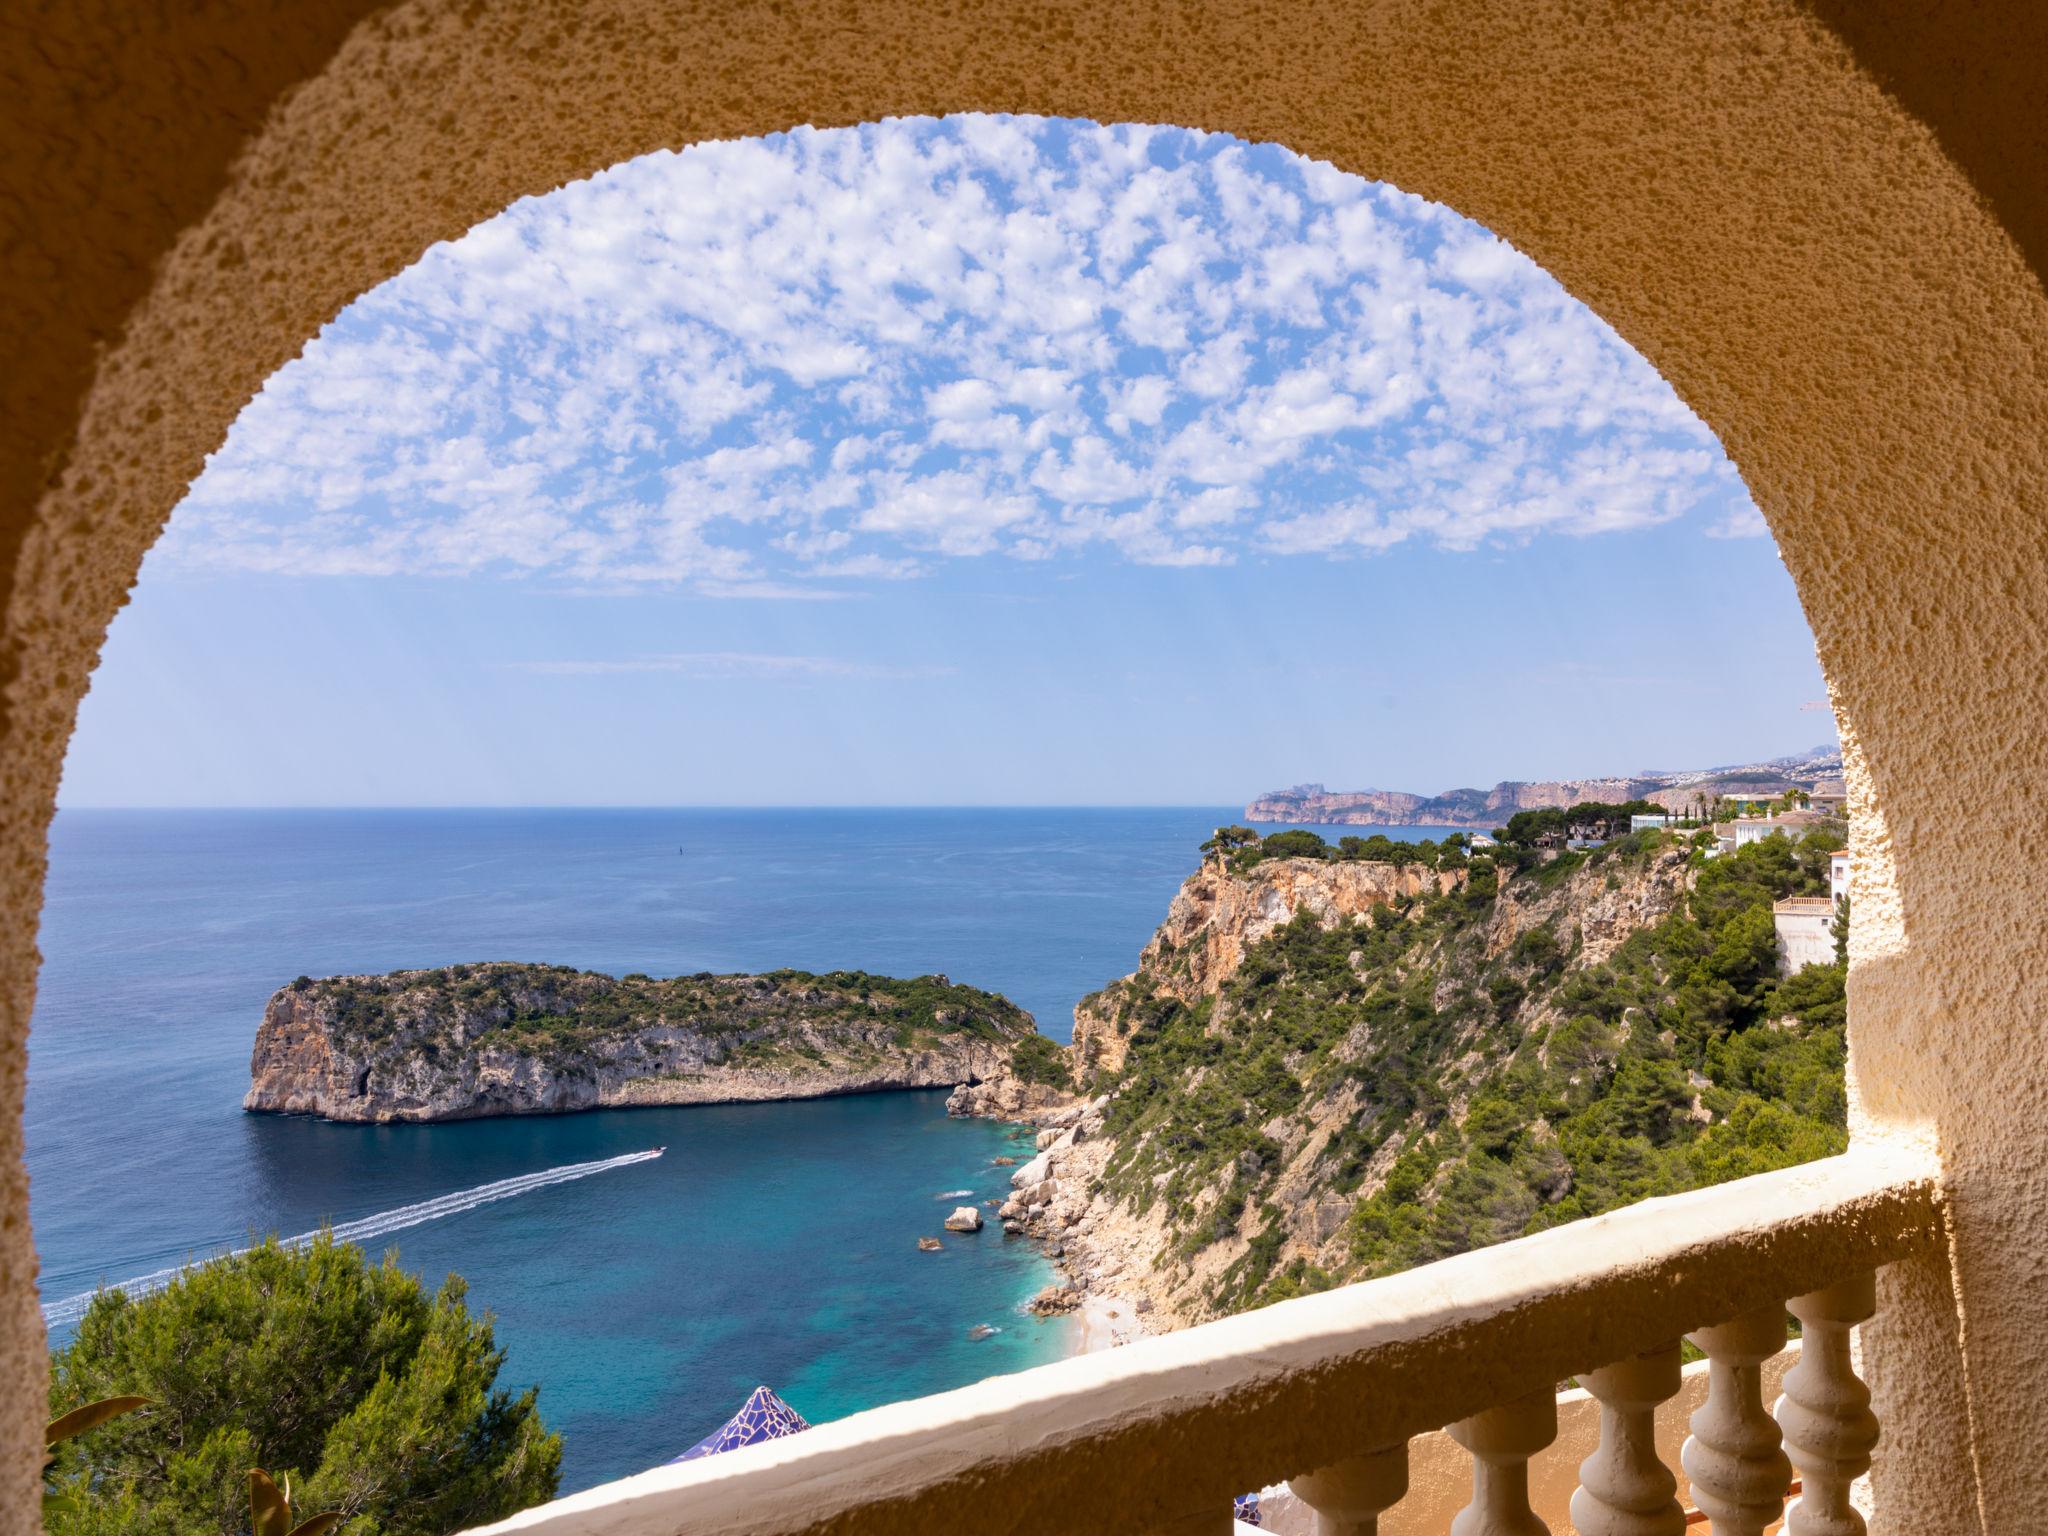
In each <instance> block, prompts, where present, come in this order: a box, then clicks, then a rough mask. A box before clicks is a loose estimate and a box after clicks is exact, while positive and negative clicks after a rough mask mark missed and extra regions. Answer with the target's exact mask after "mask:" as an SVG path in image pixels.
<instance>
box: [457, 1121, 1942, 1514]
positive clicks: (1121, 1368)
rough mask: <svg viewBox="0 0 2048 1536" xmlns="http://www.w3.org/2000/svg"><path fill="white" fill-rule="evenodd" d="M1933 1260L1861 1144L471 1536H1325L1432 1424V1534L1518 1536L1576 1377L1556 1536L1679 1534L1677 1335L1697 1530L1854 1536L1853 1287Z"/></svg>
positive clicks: (659, 1478)
mask: <svg viewBox="0 0 2048 1536" xmlns="http://www.w3.org/2000/svg"><path fill="white" fill-rule="evenodd" d="M1941 1240H1942V1221H1941V1212H1940V1190H1939V1185H1938V1180H1937V1177H1936V1175H1935V1173H1934V1172H1933V1170H1932V1169H1931V1167H1929V1166H1928V1165H1927V1164H1925V1163H1922V1162H1920V1161H1917V1160H1915V1159H1913V1158H1911V1157H1910V1156H1907V1155H1905V1154H1902V1153H1896V1152H1890V1151H1883V1152H1880V1151H1878V1150H1875V1149H1858V1150H1856V1151H1852V1152H1850V1153H1848V1154H1845V1155H1844V1156H1841V1157H1835V1158H1829V1159H1827V1160H1825V1161H1823V1162H1818V1163H1810V1164H1807V1165H1806V1166H1804V1167H1800V1168H1790V1169H1785V1170H1783V1171H1780V1172H1776V1173H1768V1174H1761V1175H1758V1176H1757V1177H1754V1178H1749V1179H1742V1180H1739V1181H1737V1182H1734V1183H1731V1184H1723V1185H1720V1186H1718V1187H1716V1188H1713V1189H1703V1190H1696V1191H1693V1192H1691V1193H1688V1194H1683V1195H1672V1196H1668V1197H1665V1198H1663V1199H1658V1200H1649V1201H1645V1202H1643V1203H1642V1204H1640V1205H1635V1206H1631V1207H1629V1208H1627V1209H1625V1210H1620V1211H1615V1212H1612V1213H1610V1214H1608V1215H1605V1216H1599V1217H1595V1218H1592V1219H1590V1220H1587V1221H1581V1222H1578V1223H1575V1224H1573V1225H1571V1226H1568V1227H1560V1228H1557V1229H1555V1230H1553V1231H1549V1232H1544V1233H1540V1234H1538V1235H1537V1236H1534V1237H1527V1238H1522V1239H1519V1240H1517V1241H1515V1242H1511V1243H1504V1244H1502V1245H1500V1246H1498V1247H1495V1248H1489V1249H1484V1250H1481V1251H1479V1252H1475V1253H1467V1254H1462V1255H1460V1256H1458V1257H1456V1258H1453V1259H1446V1260H1444V1261H1442V1262H1441V1263H1437V1264H1431V1265H1428V1266H1425V1267H1424V1268H1421V1269H1416V1270H1411V1271H1409V1272H1407V1273H1405V1274H1400V1275H1395V1276H1391V1277H1390V1278H1388V1279H1384V1280H1376V1281H1372V1282H1369V1283H1366V1284H1361V1285H1353V1286H1347V1287H1345V1288H1343V1289H1341V1290H1335V1291H1329V1292H1326V1293H1324V1294H1322V1295H1318V1296H1307V1297H1302V1298H1300V1299H1298V1300H1294V1301H1288V1302H1282V1303H1280V1304H1279V1305H1277V1306H1272V1307H1267V1308H1265V1309H1263V1310H1261V1311H1257V1312H1250V1313H1246V1314H1244V1315H1242V1316H1239V1317H1232V1318H1227V1319H1224V1320H1223V1321H1221V1322H1215V1323H1209V1324H1205V1325H1203V1326H1201V1327H1198V1328H1189V1329H1186V1330H1184V1331H1182V1332H1180V1333H1173V1334H1166V1335H1163V1336H1161V1337H1157V1338H1150V1339H1143V1340H1140V1341H1138V1342H1135V1343H1133V1344H1131V1345H1129V1346H1127V1347H1125V1348H1122V1349H1116V1350H1111V1351H1108V1352H1106V1353H1102V1354H1094V1355H1086V1356H1081V1357H1079V1358H1076V1359H1071V1360H1065V1361H1062V1362H1060V1363H1058V1364H1056V1365H1048V1366H1041V1367H1039V1368H1038V1369H1036V1370H1030V1371H1022V1372H1019V1373H1017V1374H1016V1375H1013V1376H998V1377H991V1378H990V1379H988V1380H986V1381H982V1382H978V1383H976V1384H975V1385H974V1386H971V1387H963V1388H961V1389H960V1390H959V1391H955V1392H945V1393H940V1394H938V1395H936V1396H933V1397H926V1398H918V1399H915V1400H913V1401H910V1402H903V1403H892V1404H890V1405H889V1406H888V1407H885V1408H876V1409H873V1410H871V1411H869V1412H867V1413H860V1414H855V1415H853V1416H852V1417H851V1418H846V1419H841V1420H839V1421H837V1422H835V1423H831V1424H824V1425H820V1426H818V1427H816V1428H813V1429H810V1430H807V1431H805V1432H804V1433H802V1434H799V1435H792V1436H790V1437H788V1438H787V1439H783V1440H776V1441H770V1442H766V1443H763V1444H760V1445H755V1446H751V1447H748V1448H746V1449H744V1450H739V1451H733V1452H729V1453H727V1454H725V1455H723V1456H717V1457H711V1458H707V1459H704V1460H701V1461H696V1462H690V1463H687V1464H684V1465H681V1466H670V1467H661V1468H658V1469H656V1470H654V1471H651V1472H644V1473H641V1474H640V1475H639V1476H636V1477H629V1478H625V1479H622V1480H621V1481H618V1482H615V1483H608V1484H606V1485H604V1486H603V1487H599V1488H593V1489H591V1490H589V1491H588V1492H585V1493H580V1494H577V1495H575V1496H573V1497H571V1498H566V1499H560V1500H557V1501H556V1502H554V1503H552V1504H546V1505H542V1506H540V1507H539V1508H536V1509H531V1510H528V1511H526V1512H525V1513H524V1514H521V1515H518V1516H515V1517H514V1518H512V1519H511V1520H508V1521H505V1522H503V1523H502V1524H500V1525H498V1526H494V1527H491V1528H490V1529H491V1530H492V1531H494V1532H512V1531H519V1532H524V1533H535V1536H599V1533H602V1536H680V1533H697V1532H703V1533H711V1532H717V1533H720V1536H770V1533H774V1536H788V1533H796V1532H813V1531H815V1532H824V1531H830V1532H833V1533H835V1536H853V1533H868V1532H873V1533H875V1536H883V1533H887V1536H908V1533H914V1532H922V1531H934V1532H936V1531H948V1532H954V1531H975V1532H989V1533H1016V1536H1037V1533H1044V1536H1072V1533H1080V1532H1101V1533H1110V1532H1130V1533H1138V1532H1174V1533H1183V1532H1185V1533H1195V1532H1202V1533H1222V1532H1225V1531H1227V1530H1229V1528H1230V1500H1231V1497H1232V1496H1233V1495H1234V1494H1237V1493H1241V1492H1243V1491H1244V1490H1245V1489H1248V1488H1257V1487H1260V1486H1262V1485H1265V1484H1269V1483H1273V1482H1275V1481H1278V1480H1281V1479H1283V1478H1284V1479H1290V1480H1291V1482H1292V1487H1293V1490H1294V1492H1295V1494H1296V1495H1297V1496H1298V1497H1300V1498H1301V1499H1302V1500H1303V1501H1304V1502H1306V1503H1307V1504H1309V1505H1310V1506H1312V1507H1313V1508H1314V1509H1315V1510H1316V1511H1317V1515H1318V1521H1319V1525H1318V1528H1319V1530H1320V1531H1322V1532H1323V1533H1325V1536H1354V1533H1370V1532H1372V1531H1374V1530H1375V1526H1376V1520H1377V1517H1378V1514H1379V1513H1380V1512H1382V1511H1384V1510H1386V1509H1388V1508H1390V1507H1393V1506H1394V1505H1396V1504H1397V1502H1398V1501H1399V1499H1400V1498H1401V1496H1402V1492H1403V1490H1404V1488H1405V1486H1406V1480H1407V1442H1408V1441H1409V1439H1410V1438H1411V1437H1413V1436H1415V1435H1418V1434H1421V1433H1424V1432H1426V1431H1431V1430H1435V1429H1437V1428H1439V1427H1446V1426H1447V1427H1448V1430H1449V1433H1450V1435H1451V1437H1452V1438H1453V1439H1454V1440H1456V1441H1457V1442H1458V1443H1459V1444H1460V1445H1462V1446H1464V1447H1465V1449H1466V1450H1467V1451H1468V1452H1470V1454H1471V1458H1472V1476H1473V1491H1472V1498H1471V1502H1470V1504H1469V1505H1468V1506H1467V1507H1466V1510H1465V1512H1464V1514H1463V1515H1461V1516H1460V1517H1459V1523H1458V1526H1457V1530H1458V1533H1459V1536H1509V1533H1513V1536H1530V1533H1534V1532H1540V1531H1542V1530H1544V1529H1545V1527H1544V1525H1543V1523H1542V1522H1541V1521H1540V1520H1539V1519H1538V1518H1537V1517H1536V1516H1535V1515H1533V1514H1532V1513H1531V1512H1530V1507H1529V1502H1528V1494H1527V1463H1528V1460H1529V1458H1530V1457H1531V1456H1532V1455H1534V1454H1535V1453H1536V1452H1538V1451H1540V1450H1541V1449H1542V1448H1543V1447H1544V1446H1546V1445H1548V1444H1549V1443H1550V1440H1551V1438H1552V1435H1553V1434H1554V1432H1555V1426H1556V1398H1555V1391H1556V1388H1557V1385H1558V1383H1559V1382H1561V1381H1563V1380H1564V1379H1565V1378H1567V1377H1572V1376H1576V1377H1578V1378H1579V1380H1580V1382H1581V1384H1582V1385H1583V1386H1584V1387H1585V1388H1586V1389H1587V1390H1588V1391H1590V1392H1591V1393H1592V1394H1593V1396H1594V1397H1595V1398H1597V1399H1598V1400H1599V1403H1600V1421H1601V1431H1600V1443H1599V1445H1598V1447H1597V1448H1596V1449H1595V1450H1594V1452H1593V1454H1592V1455H1591V1456H1589V1457H1588V1458H1587V1459H1586V1460H1585V1462H1584V1463H1583V1465H1582V1467H1581V1469H1580V1477H1579V1488H1578V1491H1577V1492H1576V1493H1575V1494H1574V1495H1573V1498H1572V1504H1571V1519H1572V1523H1573V1524H1574V1525H1575V1526H1576V1527H1577V1529H1578V1530H1579V1531H1580V1532H1581V1533H1584V1536H1595V1533H1598V1536H1650V1533H1653V1532H1668V1531H1670V1530H1672V1529H1674V1526H1675V1527H1676V1528H1680V1529H1682V1528H1683V1526H1684V1523H1685V1520H1684V1516H1683V1514H1682V1513H1681V1512H1680V1510H1679V1506H1678V1504H1677V1503H1676V1502H1675V1498H1674V1482H1675V1480H1674V1477H1673V1474H1672V1472H1671V1470H1670V1469H1669V1468H1667V1467H1666V1466H1665V1465H1664V1464H1663V1462H1662V1460H1661V1459H1660V1458H1659V1457H1658V1455H1657V1452H1656V1449H1655V1442H1654V1438H1653V1435H1652V1433H1651V1424H1652V1419H1653V1417H1654V1414H1655V1411H1656V1408H1657V1405H1658V1404H1659V1403H1660V1402H1663V1401H1664V1400H1665V1399H1667V1398H1670V1397H1671V1396H1672V1395H1673V1394H1675V1393H1676V1392H1677V1391H1678V1389H1679V1349H1678V1341H1679V1340H1680V1338H1681V1337H1685V1338H1690V1339H1691V1340H1693V1342H1694V1343H1696V1344H1697V1345H1698V1346H1699V1348H1700V1349H1702V1350H1703V1351H1705V1353H1706V1355H1707V1358H1708V1361H1709V1376H1710V1381H1709V1386H1708V1390H1707V1393H1706V1400H1705V1402H1704V1403H1703V1404H1702V1405H1701V1407H1700V1408H1699V1409H1698V1411H1697V1412H1695V1413H1694V1414H1693V1416H1692V1421H1691V1428H1692V1435H1691V1438H1690V1439H1689V1440H1688V1441H1687V1443H1686V1445H1685V1449H1684V1452H1683V1457H1682V1460H1683V1467H1684V1471H1685V1473H1686V1475H1687V1476H1688V1477H1689V1479H1690V1482H1691V1495H1692V1498H1693V1500H1694V1501H1695V1502H1696V1503H1697V1505H1698V1506H1699V1507H1700V1508H1701V1509H1702V1510H1705V1511H1706V1512H1707V1513H1708V1514H1709V1515H1710V1516H1711V1517H1712V1519H1713V1522H1714V1523H1713V1529H1714V1531H1715V1532H1716V1533H1719V1536H1756V1533H1760V1532H1762V1531H1763V1530H1764V1528H1765V1527H1766V1526H1767V1525H1769V1524H1771V1523H1773V1522H1775V1521H1777V1520H1778V1519H1780V1518H1781V1517H1782V1516H1783V1515H1784V1513H1785V1508H1784V1506H1785V1498H1786V1494H1787V1491H1788V1489H1789V1488H1790V1487H1791V1486H1792V1483H1793V1480H1794V1478H1795V1477H1796V1478H1797V1479H1799V1481H1800V1484H1801V1489H1802V1491H1801V1494H1800V1499H1799V1502H1798V1503H1797V1504H1795V1505H1794V1507H1793V1512H1792V1524H1791V1530H1792V1531H1793V1532H1794V1533H1795V1536H1837V1533H1850V1532H1853V1531H1855V1530H1856V1529H1858V1525H1857V1523H1856V1522H1855V1520H1854V1517H1853V1516H1852V1515H1851V1514H1850V1513H1849V1507H1848V1498H1849V1489H1850V1485H1851V1483H1852V1482H1853V1480H1854V1479H1855V1478H1856V1477H1858V1476H1859V1475H1860V1474H1861V1473H1862V1472H1863V1471H1865V1470H1867V1468H1868V1466H1869V1458H1870V1455H1871V1448H1872V1446H1873V1445H1874V1443H1875V1441H1876V1438H1877V1425H1876V1422H1875V1420H1874V1419H1873V1418H1872V1417H1871V1414H1870V1410H1869V1394H1868V1392H1867V1391H1865V1389H1864V1388H1863V1385H1862V1383H1861V1382H1860V1381H1858V1380H1857V1378H1856V1376H1855V1374H1854V1371H1853V1369H1852V1365H1851V1357H1850V1342H1849V1341H1850V1330H1851V1329H1852V1328H1853V1327H1854V1326H1855V1325H1856V1324H1857V1323H1859V1322H1861V1321H1862V1320H1864V1319H1865V1318H1867V1317H1869V1316H1870V1315H1871V1310H1872V1305H1873V1283H1872V1281H1873V1276H1874V1273H1875V1271H1876V1270H1877V1269H1878V1268H1880V1267H1881V1266H1883V1265H1886V1264H1890V1263H1893V1262H1895V1261H1897V1260H1899V1259H1903V1258H1906V1257H1908V1256H1910V1255H1912V1254H1914V1253H1917V1252H1920V1251H1923V1250H1926V1249H1928V1248H1931V1247H1933V1246H1935V1245H1937V1244H1939V1243H1940V1241H1941ZM1788 1307H1789V1308H1790V1310H1791V1311H1792V1312H1793V1313H1794V1314H1795V1315H1796V1316H1797V1317H1798V1318H1799V1319H1800V1321H1801V1323H1802V1325H1803V1326H1802V1333H1803V1336H1804V1346H1803V1348H1802V1350H1801V1351H1800V1359H1799V1363H1798V1364H1797V1365H1795V1366H1794V1367H1793V1368H1792V1369H1791V1370H1790V1371H1789V1372H1788V1373H1787V1374H1786V1376H1785V1380H1784V1384H1783V1396H1781V1397H1780V1398H1779V1399H1778V1400H1777V1403H1776V1405H1775V1407H1772V1406H1770V1405H1767V1404H1766V1403H1765V1401H1764V1397H1763V1392H1762V1387H1761V1382H1762V1375H1761V1371H1760V1366H1761V1364H1762V1362H1763V1361H1765V1360H1766V1359H1767V1358H1768V1357H1770V1356H1772V1355H1774V1354H1776V1353H1777V1352H1778V1351H1779V1350H1780V1349H1781V1348H1782V1347H1783V1345H1784V1343H1785V1337H1786V1321H1785V1313H1786V1309H1787V1308H1788ZM1781 1432H1782V1433H1781ZM1674 1517H1675V1520H1674ZM1695 1529H1698V1527H1695Z"/></svg>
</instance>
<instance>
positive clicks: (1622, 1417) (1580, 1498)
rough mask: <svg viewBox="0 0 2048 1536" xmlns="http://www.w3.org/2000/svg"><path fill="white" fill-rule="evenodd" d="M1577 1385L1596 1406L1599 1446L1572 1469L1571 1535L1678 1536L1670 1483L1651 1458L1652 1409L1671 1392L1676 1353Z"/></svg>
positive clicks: (1661, 1353)
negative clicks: (1576, 1484)
mask: <svg viewBox="0 0 2048 1536" xmlns="http://www.w3.org/2000/svg"><path fill="white" fill-rule="evenodd" d="M1579 1384H1580V1385H1581V1386H1583V1387H1584V1388H1585V1389H1586V1390H1587V1391H1588V1392H1590V1393H1592V1394H1593V1396H1594V1397H1595V1398H1596V1399H1598V1400H1599V1403H1600V1446H1599V1449H1597V1450H1595V1451H1594V1452H1593V1454H1592V1455H1590V1456H1588V1457H1587V1458H1586V1459H1585V1460H1584V1461H1583V1462H1581V1463H1579V1487H1578V1491H1577V1492H1575V1493H1574V1494H1573V1495H1572V1526H1573V1528H1574V1529H1575V1530H1577V1531H1578V1533H1579V1536H1683V1532H1684V1530H1685V1511H1684V1509H1682V1508H1681V1507H1680V1506H1679V1503H1678V1498H1677V1494H1678V1479H1677V1478H1675V1477H1673V1476H1672V1475H1671V1469H1670V1468H1669V1467H1667V1466H1665V1465H1664V1463H1663V1462H1662V1461H1661V1460H1659V1459H1658V1457H1657V1405H1658V1404H1659V1403H1661V1402H1663V1401H1664V1400H1665V1399H1666V1398H1668V1397H1672V1396H1675V1395H1676V1394H1677V1392H1678V1386H1679V1374H1678V1346H1677V1345H1676V1344H1673V1345H1670V1346H1669V1347H1667V1348H1665V1349H1659V1350H1655V1351H1653V1352H1651V1353H1650V1354H1647V1355H1638V1356H1636V1357H1635V1358H1634V1359H1633V1360H1623V1361H1621V1362H1619V1363H1618V1364H1615V1365H1609V1366H1603V1367H1601V1368H1600V1369H1599V1370H1597V1371H1588V1372H1586V1373H1585V1374H1584V1375H1582V1376H1580V1378H1579Z"/></svg>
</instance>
